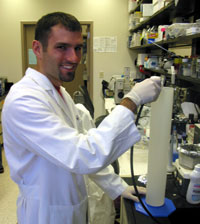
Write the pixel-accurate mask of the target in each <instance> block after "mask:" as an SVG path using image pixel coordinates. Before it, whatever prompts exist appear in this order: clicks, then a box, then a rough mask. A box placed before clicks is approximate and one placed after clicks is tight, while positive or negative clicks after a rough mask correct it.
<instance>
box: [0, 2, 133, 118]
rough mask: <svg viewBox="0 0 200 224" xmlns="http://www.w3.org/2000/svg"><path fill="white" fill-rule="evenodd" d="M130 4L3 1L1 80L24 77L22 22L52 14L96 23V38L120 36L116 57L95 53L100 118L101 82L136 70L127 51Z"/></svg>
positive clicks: (96, 101) (0, 8)
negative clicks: (124, 69)
mask: <svg viewBox="0 0 200 224" xmlns="http://www.w3.org/2000/svg"><path fill="white" fill-rule="evenodd" d="M127 2H128V1H127V0H57V1H55V0H0V28H1V32H0V76H7V78H8V80H9V81H11V82H17V81H18V80H19V79H20V78H21V77H22V60H21V33H20V32H21V31H20V22H21V21H37V20H38V19H39V18H40V17H41V16H42V15H44V14H46V13H49V12H53V11H65V12H68V13H71V14H73V15H75V16H76V17H77V18H78V19H79V20H81V21H93V22H94V36H117V38H118V49H117V53H94V105H95V110H96V114H95V115H96V116H99V115H101V114H102V113H103V112H104V110H103V100H102V98H101V81H102V79H100V78H99V72H101V71H103V72H104V74H105V76H104V79H105V80H108V81H109V80H110V78H111V76H112V75H113V74H121V73H122V71H123V67H124V66H130V67H132V69H133V63H132V60H131V57H130V55H129V51H128V49H127V47H126V43H127V35H128V28H127V27H128V10H127V8H128V6H127V5H128V3H127Z"/></svg>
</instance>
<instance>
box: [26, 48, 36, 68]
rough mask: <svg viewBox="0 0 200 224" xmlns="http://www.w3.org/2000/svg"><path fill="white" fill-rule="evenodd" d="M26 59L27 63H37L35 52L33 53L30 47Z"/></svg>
mask: <svg viewBox="0 0 200 224" xmlns="http://www.w3.org/2000/svg"><path fill="white" fill-rule="evenodd" d="M28 61H29V65H36V64H37V58H36V56H35V54H34V53H33V50H32V49H28Z"/></svg>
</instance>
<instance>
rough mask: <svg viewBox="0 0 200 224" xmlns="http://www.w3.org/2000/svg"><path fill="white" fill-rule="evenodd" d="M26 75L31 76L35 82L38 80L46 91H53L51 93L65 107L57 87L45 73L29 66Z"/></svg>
mask: <svg viewBox="0 0 200 224" xmlns="http://www.w3.org/2000/svg"><path fill="white" fill-rule="evenodd" d="M26 76H27V77H29V78H31V79H32V80H33V81H34V82H36V83H37V84H38V85H39V86H40V87H41V88H42V89H44V90H45V91H51V93H52V94H53V96H54V98H55V99H56V101H57V103H58V105H59V106H61V105H62V107H64V102H63V100H62V99H61V97H60V95H59V94H58V92H57V90H56V88H55V87H54V86H53V84H52V83H51V81H50V80H49V79H48V78H47V77H46V76H45V75H43V74H42V73H41V72H38V71H37V70H35V69H32V68H28V69H27V70H26Z"/></svg>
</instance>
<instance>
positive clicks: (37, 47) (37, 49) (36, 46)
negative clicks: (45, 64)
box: [32, 40, 43, 59]
mask: <svg viewBox="0 0 200 224" xmlns="http://www.w3.org/2000/svg"><path fill="white" fill-rule="evenodd" d="M32 49H33V52H34V54H35V56H36V57H37V58H38V59H41V57H42V53H43V48H42V44H41V43H40V41H38V40H34V41H33V43H32Z"/></svg>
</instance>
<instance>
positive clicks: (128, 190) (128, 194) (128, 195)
mask: <svg viewBox="0 0 200 224" xmlns="http://www.w3.org/2000/svg"><path fill="white" fill-rule="evenodd" d="M137 189H138V192H139V193H140V194H144V195H145V194H146V188H144V187H137ZM134 194H135V189H134V187H133V186H128V187H127V188H126V190H125V191H124V192H123V193H122V194H121V196H122V197H124V198H127V199H131V200H133V201H136V202H139V199H138V197H137V196H134Z"/></svg>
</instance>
